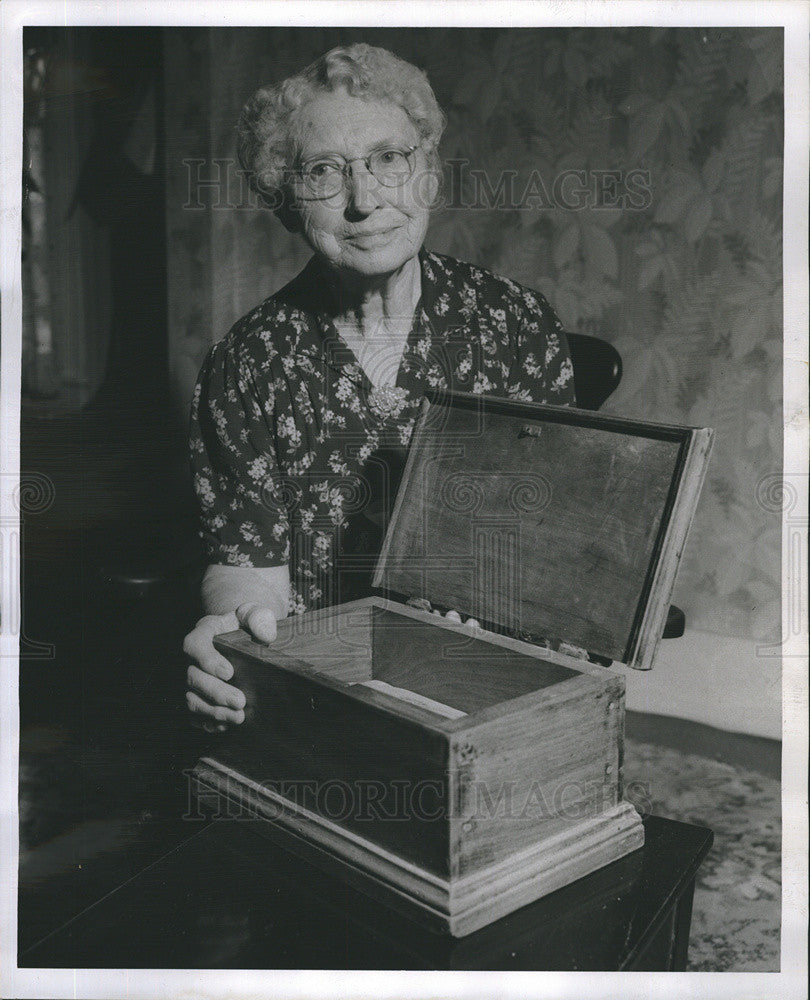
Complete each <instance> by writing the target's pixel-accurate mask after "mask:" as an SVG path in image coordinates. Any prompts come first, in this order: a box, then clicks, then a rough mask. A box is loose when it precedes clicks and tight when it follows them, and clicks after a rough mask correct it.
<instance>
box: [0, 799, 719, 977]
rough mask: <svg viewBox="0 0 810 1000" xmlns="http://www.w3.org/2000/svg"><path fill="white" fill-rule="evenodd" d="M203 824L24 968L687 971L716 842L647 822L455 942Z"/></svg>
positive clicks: (37, 951)
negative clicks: (697, 905)
mask: <svg viewBox="0 0 810 1000" xmlns="http://www.w3.org/2000/svg"><path fill="white" fill-rule="evenodd" d="M191 822H193V821H190V826H191ZM197 822H199V825H200V830H199V832H197V833H195V834H194V835H193V836H191V837H190V838H189V839H188V840H186V841H185V842H184V843H183V844H181V845H180V846H179V847H177V848H176V849H175V850H173V851H171V852H170V853H169V854H166V855H165V856H164V857H162V858H161V859H160V860H159V861H157V862H155V863H154V864H152V865H150V866H149V867H148V868H146V869H145V870H144V871H142V872H141V873H140V874H139V875H138V876H136V877H135V878H133V879H131V880H130V881H128V882H126V883H125V884H123V885H122V886H120V887H119V888H118V889H116V891H115V892H113V893H111V894H110V895H108V896H106V897H105V898H103V899H101V900H100V901H99V902H97V903H96V904H95V905H93V906H91V907H89V908H88V909H86V910H84V911H83V912H82V913H80V914H79V915H78V916H77V917H75V918H74V919H73V920H71V921H70V922H69V923H67V924H66V925H64V926H63V927H61V928H60V929H59V930H57V931H56V932H54V933H53V934H51V935H49V936H48V937H47V938H45V939H44V940H42V941H40V942H39V943H38V944H36V945H34V946H33V947H31V948H29V949H28V950H27V951H26V952H24V953H22V954H21V955H20V956H19V964H20V966H25V967H76V968H241V969H280V968H287V969H289V968H305V969H457V970H470V969H499V970H509V969H515V970H521V969H522V970H572V969H582V970H673V971H677V970H683V969H684V968H685V966H686V957H687V948H688V944H689V925H690V921H691V914H692V895H693V892H694V886H695V876H696V873H697V870H698V868H699V866H700V863H701V861H702V860H703V858H704V857H705V855H706V853H707V852H708V850H709V848H710V847H711V844H712V839H713V837H712V833H711V831H709V830H706V829H704V828H702V827H697V826H692V825H689V824H685V823H676V822H673V821H671V820H665V819H660V818H657V817H650V818H648V819H647V820H646V821H645V828H646V837H647V841H646V844H645V846H644V847H643V848H642V849H641V850H639V851H636V852H635V853H634V854H631V855H628V856H627V857H625V858H623V859H622V860H620V861H617V862H615V863H614V864H612V865H608V866H607V867H606V868H603V869H602V870H601V871H598V872H596V873H594V874H593V875H589V876H588V877H587V878H583V879H580V880H579V881H578V882H575V883H573V884H572V885H569V886H567V887H566V888H565V889H561V890H559V891H558V892H555V893H553V894H552V895H550V896H547V897H546V898H545V899H541V900H539V901H538V902H536V903H533V904H531V905H530V906H526V907H524V908H523V909H521V910H518V911H517V912H515V913H513V914H511V915H509V916H508V917H505V918H503V919H502V920H499V921H497V922H496V923H494V924H491V925H490V926H489V927H486V928H484V929H482V930H480V931H477V932H476V933H474V934H472V935H470V936H468V937H466V938H462V939H459V940H455V939H453V938H450V937H439V936H436V935H434V934H431V933H428V932H426V931H424V930H422V929H421V928H420V927H419V926H417V925H416V924H414V923H411V922H410V921H409V920H406V919H405V918H403V917H400V916H398V915H397V914H395V913H393V912H392V911H390V910H388V909H387V908H386V907H384V906H382V905H380V904H376V903H374V902H373V901H371V900H369V899H368V898H367V897H365V896H362V895H360V894H359V893H357V892H356V891H354V890H352V889H350V888H348V887H347V886H345V885H343V884H342V883H341V882H339V881H337V880H336V879H334V878H332V877H329V876H326V875H324V874H322V873H321V872H320V871H318V870H316V869H314V868H312V867H311V866H310V865H308V864H306V863H304V862H302V861H301V860H299V859H298V858H296V857H295V856H293V855H291V854H288V853H287V852H286V851H283V850H281V849H280V848H278V847H276V846H275V845H274V844H272V843H270V842H269V841H266V840H265V839H264V838H262V837H259V836H257V835H256V834H255V832H254V831H252V830H251V829H250V827H251V825H252V821H250V820H240V821H235V820H222V821H197Z"/></svg>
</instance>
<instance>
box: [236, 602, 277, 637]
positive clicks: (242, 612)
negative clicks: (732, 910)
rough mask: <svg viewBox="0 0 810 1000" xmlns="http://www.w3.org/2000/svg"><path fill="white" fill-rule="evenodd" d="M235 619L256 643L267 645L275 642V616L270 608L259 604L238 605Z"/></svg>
mask: <svg viewBox="0 0 810 1000" xmlns="http://www.w3.org/2000/svg"><path fill="white" fill-rule="evenodd" d="M236 617H237V619H238V621H239V624H240V625H241V626H242V628H244V629H247V631H248V632H250V634H251V635H252V636H253V638H254V639H255V640H256V641H257V642H263V643H265V644H269V643H271V642H275V640H276V634H277V631H276V616H275V615H274V614H273V612H272V611H271V610H270V608H263V607H262V606H261V605H259V604H240V605H239V607H238V608H237V609H236Z"/></svg>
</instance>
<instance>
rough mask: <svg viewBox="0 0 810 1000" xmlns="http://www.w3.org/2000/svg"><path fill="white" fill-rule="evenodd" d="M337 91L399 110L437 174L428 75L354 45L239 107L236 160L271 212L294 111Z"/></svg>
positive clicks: (291, 153) (440, 125)
mask: <svg viewBox="0 0 810 1000" xmlns="http://www.w3.org/2000/svg"><path fill="white" fill-rule="evenodd" d="M340 87H344V88H345V89H346V91H347V92H348V93H349V94H351V95H352V96H353V97H359V98H361V99H362V100H368V101H373V100H382V101H390V102H391V103H393V104H396V105H398V106H399V107H401V108H402V110H403V111H404V112H405V113H406V114H407V115H408V117H409V118H410V120H411V121H412V122H413V124H414V126H415V127H416V129H417V131H418V132H419V136H420V139H421V142H422V145H423V148H424V149H425V152H426V153H427V156H428V163H429V166H430V168H431V169H433V170H436V171H437V172H438V171H439V166H440V165H439V156H438V151H437V147H438V144H439V139H440V138H441V135H442V132H443V131H444V127H445V124H446V120H445V117H444V115H443V114H442V111H441V109H440V107H439V105H438V103H437V101H436V97H435V95H434V93H433V90H432V88H431V86H430V84H429V83H428V79H427V76H426V75H425V73H424V72H422V70H420V69H417V67H416V66H412V65H411V64H410V63H408V62H405V60H404V59H400V58H399V57H398V56H395V55H394V54H393V52H389V51H388V50H387V49H381V48H377V47H375V46H373V45H367V44H365V43H364V42H358V43H355V44H354V45H346V46H340V47H339V48H335V49H332V50H331V51H330V52H327V53H326V54H325V55H323V56H321V57H320V58H319V59H316V60H315V62H314V63H312V64H311V65H310V66H307V68H306V69H305V70H303V71H302V72H300V73H297V74H296V75H295V76H291V77H289V78H288V79H286V80H283V81H282V82H281V83H278V84H274V85H270V86H266V87H262V88H260V89H259V90H257V91H256V93H255V94H254V95H253V97H251V98H250V100H249V101H248V102H247V104H246V105H245V106H244V108H243V109H242V113H241V115H240V116H239V123H238V125H237V149H238V154H239V162H240V164H241V165H242V169H243V170H244V171H245V172H246V174H247V177H248V181H249V183H250V186H251V187H252V188H253V190H254V191H256V192H257V193H258V194H259V195H260V196H261V197H262V199H263V200H264V201H265V203H266V204H267V205H269V206H270V207H271V208H275V209H278V208H280V207H281V204H282V201H283V200H284V198H283V193H284V191H285V184H284V180H285V173H286V171H287V170H288V169H289V167H290V165H291V163H292V161H293V159H294V157H295V148H294V146H295V142H294V134H295V125H296V116H297V113H298V111H299V110H300V109H301V108H302V107H304V106H305V105H306V104H307V103H308V102H309V101H310V100H311V99H312V98H313V97H315V96H316V95H317V94H319V93H323V92H325V91H334V90H337V89H339V88H340ZM280 196H281V197H280Z"/></svg>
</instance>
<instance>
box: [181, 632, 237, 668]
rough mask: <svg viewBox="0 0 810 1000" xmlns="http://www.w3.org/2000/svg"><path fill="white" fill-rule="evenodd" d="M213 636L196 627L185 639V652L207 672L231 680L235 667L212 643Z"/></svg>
mask: <svg viewBox="0 0 810 1000" xmlns="http://www.w3.org/2000/svg"><path fill="white" fill-rule="evenodd" d="M212 637H213V636H212V635H211V634H209V633H208V632H207V631H206V630H204V629H199V628H196V629H194V631H193V632H189V634H188V635H187V636H186V638H185V640H184V641H183V652H184V653H185V654H186V656H188V657H189V658H190V659H192V660H194V662H195V663H196V664H197V665H198V666H199V667H201V668H202V669H203V670H204V671H205V672H206V673H208V674H213V676H214V677H219V678H221V679H222V680H223V681H229V680H230V679H231V677H233V667H232V666H231V664H230V663H229V662H228V660H226V659H225V657H224V656H222V655H221V654H220V653H218V652H217V651H216V649H214V647H213V646H212V645H211V639H212Z"/></svg>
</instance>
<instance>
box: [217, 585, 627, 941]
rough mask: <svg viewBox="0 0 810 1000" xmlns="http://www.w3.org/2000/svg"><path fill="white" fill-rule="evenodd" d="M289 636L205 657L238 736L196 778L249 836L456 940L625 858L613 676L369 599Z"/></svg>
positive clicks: (302, 623) (233, 645)
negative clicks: (445, 711)
mask: <svg viewBox="0 0 810 1000" xmlns="http://www.w3.org/2000/svg"><path fill="white" fill-rule="evenodd" d="M282 624H284V623H282ZM293 628H294V641H293V640H291V639H290V636H289V634H288V633H286V632H285V633H284V635H283V636H282V643H281V647H280V648H277V647H276V645H275V644H271V645H269V646H262V645H259V644H257V643H255V642H253V641H252V640H251V639H250V638H249V637H248V636H247V635H246V634H245V633H244V632H241V631H237V632H233V633H229V634H227V635H223V636H218V637H217V638H216V639H215V645H216V647H217V649H219V650H220V652H222V653H223V655H225V656H227V657H228V659H229V660H230V661H231V662H232V663H233V664H234V670H235V681H236V683H237V685H238V686H239V687H241V688H242V689H243V690H244V691H245V693H246V695H247V699H248V704H247V709H246V722H245V724H244V725H243V726H240V727H239V728H238V729H237V730H236V731H235V732H234V733H232V734H230V735H229V736H228V737H227V738H225V739H224V740H223V741H222V742H220V743H219V745H218V753H217V760H216V761H213V760H210V759H209V760H207V761H204V762H201V764H200V767H199V768H198V772H199V775H200V776H202V775H203V774H204V775H205V782H208V784H207V785H206V786H205V787H207V788H209V789H213V790H214V792H215V793H216V795H217V796H219V799H220V801H221V802H223V803H225V804H226V805H228V806H229V807H236V808H239V809H244V810H246V812H247V815H252V814H253V813H257V814H260V815H261V816H262V817H263V819H264V820H273V821H274V822H273V823H272V824H271V823H260V824H258V826H259V829H260V830H262V831H265V832H270V833H271V834H272V835H273V836H277V835H279V830H280V829H281V830H283V833H284V836H285V837H288V838H292V839H293V841H295V843H296V844H297V848H296V849H297V850H299V852H302V853H304V854H306V856H308V857H312V858H313V859H315V860H318V861H319V863H324V864H326V865H327V866H334V867H337V869H338V870H340V871H341V872H343V874H344V876H345V877H346V878H348V879H349V880H350V881H353V882H355V883H356V884H358V885H360V886H361V887H363V888H365V889H366V890H367V891H369V892H371V893H372V894H378V893H381V894H382V897H383V898H385V899H387V900H388V901H390V902H392V905H395V906H396V907H398V908H400V909H404V910H405V911H406V912H409V913H410V914H411V915H412V916H417V917H418V918H419V919H422V920H423V921H426V922H427V923H428V924H429V925H430V926H433V927H434V928H436V929H442V928H443V929H445V930H450V932H451V933H454V934H465V933H468V932H469V931H470V930H473V929H475V928H477V927H481V926H483V925H484V924H486V923H488V922H489V921H490V920H493V919H496V917H497V916H500V915H502V914H503V913H506V912H509V911H510V910H511V909H514V908H515V907H517V906H521V905H523V904H524V903H526V902H529V901H531V900H532V899H536V898H538V897H539V896H540V895H543V894H544V893H546V892H550V891H552V890H553V889H556V888H558V887H559V886H561V885H563V884H565V882H566V880H567V881H570V880H571V879H572V878H578V877H580V876H582V875H584V874H587V873H588V872H590V871H592V870H593V869H594V868H595V867H598V866H599V865H600V864H606V863H607V862H608V861H611V860H615V859H616V858H618V857H620V856H622V854H623V853H627V852H628V851H629V850H633V849H635V847H637V846H639V844H640V840H639V837H640V830H641V824H640V820H639V819H638V817H637V816H635V813H634V812H633V810H632V809H631V808H630V807H629V806H627V805H625V804H622V803H621V802H620V788H621V773H620V772H621V746H622V738H623V720H624V699H623V694H624V679H623V678H622V677H621V676H619V675H616V674H612V673H611V672H609V671H606V670H604V669H603V668H600V667H595V666H593V665H591V664H589V663H587V662H583V661H581V660H573V659H572V658H570V657H566V656H564V655H563V654H561V653H553V652H551V651H549V650H545V649H541V648H539V647H537V646H532V645H530V644H528V643H525V642H521V641H519V640H516V639H512V638H509V637H506V636H501V635H494V634H490V633H485V632H480V631H478V632H471V631H470V630H469V629H467V628H465V627H464V626H462V625H459V624H455V623H453V622H448V621H447V620H446V619H439V618H436V617H435V616H433V615H431V614H429V613H427V612H424V611H418V610H416V609H413V608H409V607H406V606H404V605H398V604H396V603H394V602H390V601H384V600H382V599H379V598H371V599H367V600H364V601H357V602H354V603H352V604H350V605H346V606H344V607H338V608H333V609H330V611H329V612H328V613H327V612H315V613H312V614H310V615H303V616H301V618H300V619H299V620H298V621H296V622H294V623H290V624H285V629H291V630H292V629H293ZM347 636H348V637H350V638H349V639H347V638H346V637H347ZM349 648H352V649H354V651H355V652H356V662H354V664H353V661H352V657H351V655H348V654H347V649H349ZM368 674H370V675H371V676H370V677H368V676H364V675H368ZM358 676H361V677H362V679H361V680H359V681H358V680H357V679H356V678H357V677H358ZM368 680H371V682H372V685H373V684H374V683H375V682H376V681H382V682H383V690H376V689H373V687H372V688H369V687H367V686H366V682H367V681H368ZM386 684H388V685H394V686H395V687H396V688H403V689H405V691H406V695H407V692H411V693H415V694H416V696H417V697H416V698H408V697H406V698H405V699H403V698H402V697H400V695H399V692H398V691H394V692H390V691H387V690H385V689H384V688H385V685H386ZM423 698H427V699H431V700H432V701H431V702H428V703H427V704H425V703H424V702H422V701H421V700H420V699H423ZM437 701H438V702H441V703H443V704H445V705H449V706H451V707H453V708H456V709H458V710H460V711H463V712H467V713H468V714H466V715H463V716H461V717H460V718H445V717H443V716H442V715H441V714H440V713H438V712H437V711H436V710H435V709H436V706H435V702H437ZM201 780H202V778H201ZM203 784H204V782H203ZM325 789H331V790H332V792H331V793H329V794H331V795H332V797H331V799H330V798H329V797H328V795H324V794H323V793H324V790H325ZM425 790H426V791H427V793H428V794H427V798H425V796H424V791H425ZM370 791H373V792H374V794H373V796H372V797H371V800H369V792H370ZM392 792H393V793H394V794H393V795H392ZM332 793H334V794H332ZM335 795H337V796H338V799H337V801H336V800H335ZM341 796H342V798H341ZM364 796H365V798H364ZM507 800H508V804H507ZM330 803H331V808H330ZM335 806H337V809H336V808H335ZM505 808H506V809H508V810H509V811H508V813H507V814H505V812H504V810H505ZM319 859H320V860H319Z"/></svg>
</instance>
